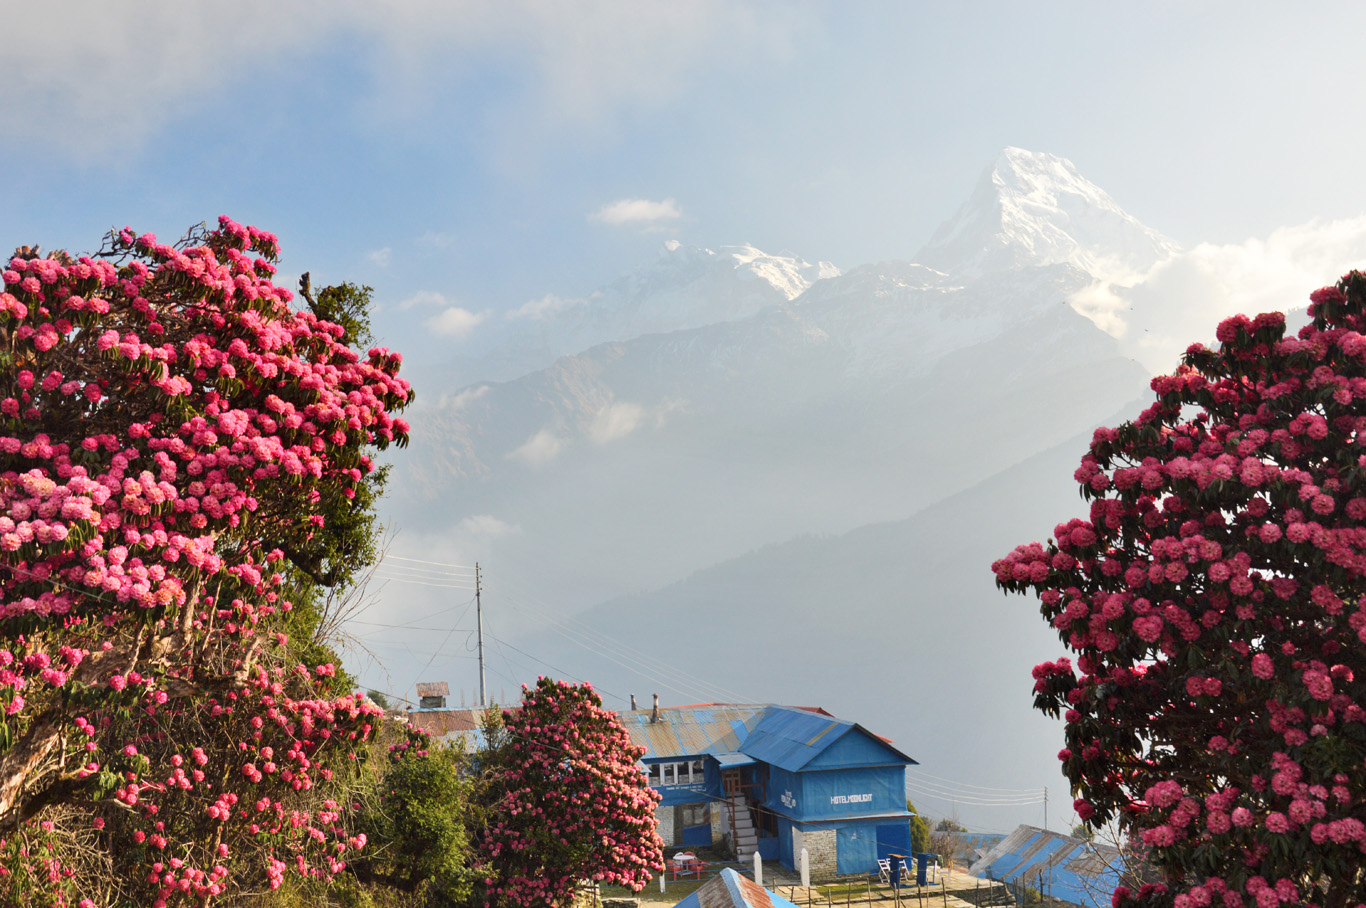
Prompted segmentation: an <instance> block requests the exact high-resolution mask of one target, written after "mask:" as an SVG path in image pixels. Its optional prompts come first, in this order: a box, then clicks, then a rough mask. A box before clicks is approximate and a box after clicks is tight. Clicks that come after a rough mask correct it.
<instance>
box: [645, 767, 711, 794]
mask: <svg viewBox="0 0 1366 908" xmlns="http://www.w3.org/2000/svg"><path fill="white" fill-rule="evenodd" d="M647 773H648V775H649V780H650V785H651V786H653V787H655V788H658V787H659V786H661V785H701V784H702V783H703V782H705V781H706V778H707V774H706V767H705V765H704V764H703V762H702V761H701V760H688V761H686V762H682V763H651V764H650V765H649V766H648V767H647Z"/></svg>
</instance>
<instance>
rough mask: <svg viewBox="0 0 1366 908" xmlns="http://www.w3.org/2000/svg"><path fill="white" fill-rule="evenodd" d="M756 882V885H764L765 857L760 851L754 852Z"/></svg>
mask: <svg viewBox="0 0 1366 908" xmlns="http://www.w3.org/2000/svg"><path fill="white" fill-rule="evenodd" d="M754 882H755V885H758V886H762V885H764V859H763V858H762V857H760V856H759V852H757V851H756V852H754Z"/></svg>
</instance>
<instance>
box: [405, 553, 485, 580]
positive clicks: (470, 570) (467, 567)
mask: <svg viewBox="0 0 1366 908" xmlns="http://www.w3.org/2000/svg"><path fill="white" fill-rule="evenodd" d="M385 558H386V559H392V560H394V561H410V562H412V563H413V564H430V565H432V566H433V567H442V568H451V569H453V570H456V571H463V572H464V573H467V574H469V575H470V576H471V577H473V576H474V565H472V564H451V563H449V562H446V561H423V560H422V559H420V558H404V557H403V556H402V555H386V556H385Z"/></svg>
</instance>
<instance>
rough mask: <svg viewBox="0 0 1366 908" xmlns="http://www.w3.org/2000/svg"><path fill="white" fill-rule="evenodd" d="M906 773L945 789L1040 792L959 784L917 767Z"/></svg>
mask: <svg viewBox="0 0 1366 908" xmlns="http://www.w3.org/2000/svg"><path fill="white" fill-rule="evenodd" d="M907 772H909V773H910V774H911V775H910V777H911V778H913V779H915V778H919V777H921V776H923V777H925V778H927V779H934V780H935V782H942V783H944V786H945V787H955V788H973V789H976V790H978V791H983V792H1001V793H1003V794H1033V793H1034V792H1037V791H1039V790H1040V789H1038V788H991V787H989V786H986V785H973V784H972V783H971V782H959V781H956V780H954V779H946V778H944V777H943V776H936V775H934V774H933V773H928V772H925V771H924V770H923V769H921V768H920V767H919V766H912V767H910V768H909V769H907ZM929 784H933V783H929Z"/></svg>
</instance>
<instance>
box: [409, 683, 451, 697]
mask: <svg viewBox="0 0 1366 908" xmlns="http://www.w3.org/2000/svg"><path fill="white" fill-rule="evenodd" d="M417 695H418V696H419V697H449V696H450V695H451V686H450V685H449V684H447V683H446V682H445V681H419V682H418V683H417Z"/></svg>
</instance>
